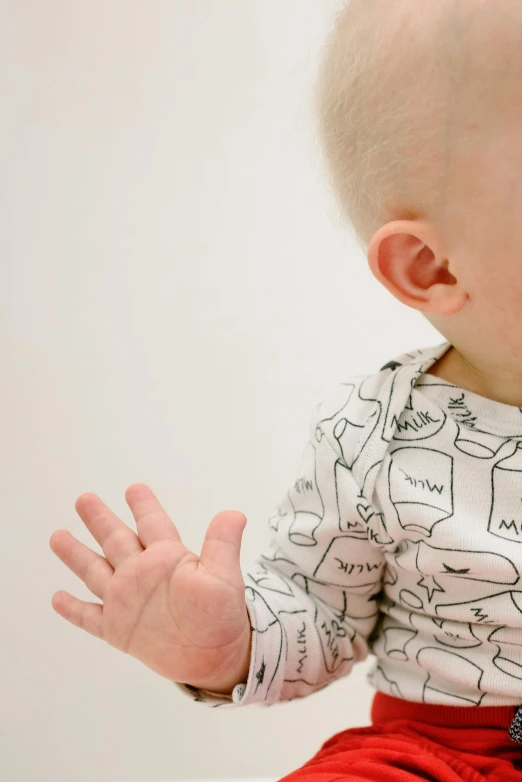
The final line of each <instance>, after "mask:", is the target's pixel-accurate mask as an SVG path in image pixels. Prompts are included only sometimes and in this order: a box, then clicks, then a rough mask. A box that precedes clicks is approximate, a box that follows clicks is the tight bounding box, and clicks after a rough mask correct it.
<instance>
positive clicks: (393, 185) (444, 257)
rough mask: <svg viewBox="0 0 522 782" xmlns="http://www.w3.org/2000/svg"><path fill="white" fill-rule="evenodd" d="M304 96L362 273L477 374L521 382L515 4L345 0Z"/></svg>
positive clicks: (520, 124)
mask: <svg viewBox="0 0 522 782" xmlns="http://www.w3.org/2000/svg"><path fill="white" fill-rule="evenodd" d="M316 95H317V109H318V111H317V117H318V128H319V136H320V140H321V144H322V148H323V150H324V156H325V161H326V165H327V170H328V174H329V177H330V180H331V184H332V187H333V190H334V193H335V194H336V196H337V200H338V203H339V205H340V209H341V212H342V214H343V215H344V216H345V217H346V218H347V220H348V221H349V223H350V224H351V225H352V226H353V229H354V232H355V236H356V239H357V241H358V242H359V244H360V245H361V246H362V247H363V249H364V250H365V252H366V253H367V255H368V262H369V264H370V268H371V270H372V272H373V274H374V275H375V276H376V277H377V279H378V280H379V281H380V282H381V283H382V284H384V285H385V286H386V288H388V290H390V291H391V293H393V295H394V296H396V298H397V299H399V300H400V301H402V302H403V303H405V304H406V305H408V306H410V307H413V308H415V309H418V310H420V311H421V312H423V314H424V315H425V317H426V318H427V319H428V320H429V321H430V322H431V323H432V324H433V325H434V326H435V328H437V330H438V331H440V332H441V333H442V334H443V335H444V336H445V337H446V339H448V340H449V341H450V342H451V343H452V344H453V345H454V346H456V347H457V349H458V350H459V351H460V353H461V354H462V355H464V356H467V357H468V358H469V359H470V362H471V363H472V364H474V365H475V366H476V367H480V368H482V369H483V370H485V368H486V366H487V365H489V366H490V367H492V366H495V367H496V369H497V370H500V371H502V370H504V371H505V372H506V373H509V372H510V371H511V372H512V373H514V374H516V373H517V370H518V379H519V381H520V379H521V377H522V317H521V316H522V232H521V230H520V229H521V228H522V3H521V2H520V0H351V2H348V3H345V5H344V7H343V9H342V10H341V11H340V12H339V14H338V15H337V17H336V18H335V20H334V24H333V26H332V29H331V31H330V33H329V35H328V38H327V40H326V44H325V47H324V52H323V57H322V62H321V67H320V71H319V76H318V80H317V85H316ZM520 404H522V402H521V403H520Z"/></svg>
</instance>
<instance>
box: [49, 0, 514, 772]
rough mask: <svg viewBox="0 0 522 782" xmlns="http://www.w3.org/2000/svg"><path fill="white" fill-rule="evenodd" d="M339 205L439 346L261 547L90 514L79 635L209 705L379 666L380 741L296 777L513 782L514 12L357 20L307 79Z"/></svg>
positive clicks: (349, 738) (345, 17) (139, 500)
mask: <svg viewBox="0 0 522 782" xmlns="http://www.w3.org/2000/svg"><path fill="white" fill-rule="evenodd" d="M315 95H316V98H317V109H318V111H317V116H318V119H319V122H318V128H319V134H320V138H321V142H322V148H323V150H324V154H325V161H326V165H327V170H328V173H329V177H330V180H331V183H332V186H333V190H334V192H335V194H336V197H337V199H338V203H339V205H340V207H341V212H342V214H343V216H344V217H345V218H346V221H347V223H348V224H349V225H351V226H352V227H353V229H354V231H355V237H356V239H357V241H358V242H359V244H360V245H361V246H362V247H363V248H364V250H365V254H366V255H367V258H368V262H369V265H370V268H371V270H372V272H373V274H374V275H375V277H376V278H377V279H378V280H379V281H380V282H381V283H382V284H383V285H384V286H386V288H387V289H388V290H389V291H390V292H391V293H392V294H393V295H394V296H395V297H396V298H397V299H399V301H401V302H403V303H404V304H406V305H407V306H409V307H411V308H413V309H417V310H420V311H421V312H422V313H423V314H424V315H425V317H426V318H428V320H429V321H430V323H432V324H433V325H434V326H435V328H436V329H437V330H438V331H440V333H441V334H442V335H443V336H444V338H445V341H444V342H443V343H441V344H440V345H437V346H435V347H421V348H417V349H413V350H408V351H407V352H404V353H401V354H399V355H397V356H394V357H393V358H392V359H391V360H387V361H386V363H385V364H384V366H382V367H381V368H380V369H379V370H378V371H376V372H375V373H374V374H371V375H355V376H352V377H349V378H347V379H344V380H343V382H339V383H338V384H336V385H335V386H334V387H333V388H332V389H331V391H329V392H328V393H327V394H325V395H324V398H323V399H322V401H321V402H319V403H318V404H317V405H316V407H315V408H314V411H313V413H312V414H311V417H310V425H309V433H308V442H307V444H306V447H305V448H304V452H303V457H302V461H301V464H300V466H299V470H298V473H297V476H296V480H295V482H293V483H292V485H291V486H290V488H289V490H288V492H287V493H286V494H285V497H284V498H283V500H282V501H281V503H280V504H279V506H278V507H277V509H276V510H275V511H274V513H273V515H272V516H271V517H270V519H269V529H270V545H269V546H268V548H267V550H266V551H265V552H264V553H262V554H260V556H259V559H258V560H257V561H256V562H255V564H254V565H253V567H252V568H251V569H250V570H249V572H248V573H246V574H245V576H244V579H243V574H242V573H241V570H240V566H239V554H240V546H241V539H242V534H243V531H244V528H245V524H246V517H245V516H244V514H242V513H240V512H239V511H222V512H221V513H218V514H217V515H216V516H215V517H214V518H213V519H212V521H211V522H210V525H209V527H208V530H207V533H206V536H205V540H204V543H203V547H202V551H201V555H200V556H198V555H197V554H195V553H193V552H191V551H189V550H188V549H187V548H185V546H184V545H183V544H182V542H181V539H180V536H179V534H178V531H177V529H176V527H175V526H174V524H173V523H172V521H171V520H170V519H169V518H168V516H167V514H166V513H165V511H164V510H163V508H162V507H161V505H160V504H159V502H158V500H157V499H156V497H155V496H154V494H153V493H152V491H151V490H150V489H149V488H148V487H147V486H145V485H144V484H134V485H133V486H131V487H129V489H127V492H126V495H125V496H126V500H127V502H128V504H129V506H130V508H131V511H132V513H133V516H134V519H135V521H136V527H137V534H135V533H134V532H133V531H131V530H130V529H129V528H128V527H127V526H126V525H125V524H124V523H123V522H122V521H121V520H119V519H118V518H117V517H116V516H115V515H114V513H112V511H111V510H110V509H109V508H108V507H107V506H106V505H105V504H104V503H103V502H102V501H101V499H100V498H99V497H97V496H96V495H95V494H91V493H88V494H83V495H82V496H81V497H79V498H78V500H77V502H76V506H75V507H76V510H77V512H78V514H79V515H80V517H81V518H82V520H83V521H84V523H85V524H86V526H87V528H88V529H89V531H90V532H91V534H92V535H93V537H94V538H95V540H96V541H97V542H98V543H99V544H100V546H101V547H102V549H103V551H104V554H105V557H102V556H100V555H99V554H96V553H94V552H93V551H91V550H90V549H88V548H87V547H86V546H84V545H83V544H82V543H80V542H79V541H78V540H76V539H75V538H74V537H73V536H72V535H71V534H70V533H69V532H67V531H66V530H57V531H56V532H54V533H53V535H52V537H51V540H50V545H51V548H52V550H53V552H54V553H55V554H56V555H57V556H58V557H59V558H60V559H61V560H62V561H63V562H64V563H65V564H66V565H67V566H68V567H69V568H70V569H71V570H72V571H73V572H74V573H75V574H76V575H78V576H79V578H81V579H82V580H83V581H84V582H85V583H86V585H87V587H88V588H89V589H90V590H91V592H92V593H93V594H94V595H96V596H97V597H98V598H99V599H100V600H101V601H102V605H100V604H99V603H86V602H83V601H81V600H78V599H76V598H74V597H72V596H71V595H69V594H68V593H66V592H63V591H60V592H57V593H56V594H55V595H54V596H53V600H52V605H53V608H54V609H55V610H56V611H57V612H58V613H59V614H60V615H61V616H62V617H64V618H65V619H67V620H68V621H69V622H71V623H73V624H74V625H76V626H78V627H81V628H82V629H84V630H86V631H87V632H89V633H91V634H92V635H95V636H96V637H98V638H102V639H104V640H105V641H107V642H108V643H110V644H111V645H112V646H115V647H116V648H118V649H121V650H122V651H124V652H127V653H128V654H131V655H133V656H134V657H136V658H138V659H139V660H141V661H142V662H143V663H144V664H145V665H147V666H148V667H149V668H151V669H152V670H153V671H156V672H157V673H158V674H159V675H160V676H163V677H166V678H168V679H170V680H171V681H172V682H174V683H175V685H176V686H177V687H178V690H179V691H180V692H182V693H184V694H186V695H187V696H189V697H191V698H193V699H194V700H195V701H197V702H198V703H201V704H203V705H206V706H208V707H211V708H215V707H224V708H227V707H228V708H237V707H239V706H249V705H251V704H254V703H257V704H261V705H265V706H270V705H273V704H276V703H283V702H287V701H290V700H293V699H295V698H304V697H306V696H308V695H311V694H312V693H314V692H318V691H319V690H321V689H323V688H325V687H327V686H328V685H329V684H331V683H332V682H334V681H336V680H337V679H340V678H341V677H344V676H347V675H348V674H349V673H350V672H351V671H352V668H353V666H354V665H355V663H357V662H358V661H360V660H363V659H364V658H365V657H366V656H367V655H368V654H372V655H373V656H374V657H375V662H374V665H373V668H372V670H371V672H370V674H369V678H370V681H371V683H372V685H373V686H374V688H375V690H376V694H375V696H374V701H373V705H372V718H371V720H372V724H371V725H370V726H367V727H363V728H357V729H349V730H345V731H343V732H341V733H339V734H336V735H335V736H333V737H332V738H330V739H329V740H328V741H326V742H325V743H324V744H323V746H322V747H321V748H320V750H319V752H318V753H317V754H316V755H315V756H314V757H312V758H311V759H310V760H308V761H307V762H306V763H305V764H304V765H303V766H302V767H301V768H299V769H297V770H296V771H292V772H291V773H290V774H288V775H287V776H285V777H284V778H283V779H284V782H301V780H305V779H306V780H309V781H310V782H312V781H313V782H334V780H391V782H395V781H397V782H400V781H404V782H406V780H427V779H429V780H442V781H443V782H450V780H451V781H452V782H456V781H457V780H468V781H469V782H471V781H472V780H473V781H474V782H478V780H485V779H487V780H499V781H500V780H502V782H514V781H515V780H518V782H522V746H521V745H520V744H519V743H517V742H522V724H521V723H522V719H521V715H522V709H521V711H520V713H519V712H518V711H517V707H518V706H520V704H522V580H521V576H522V318H521V314H522V282H521V280H522V273H521V272H522V257H521V255H522V253H521V250H520V247H519V245H520V241H519V228H520V224H521V220H522V4H521V3H520V0H352V2H350V3H349V4H346V5H345V6H344V7H343V8H342V9H341V10H340V12H339V13H338V14H337V16H336V17H335V19H334V23H333V25H332V28H331V30H330V32H329V35H328V38H327V41H326V45H325V47H324V52H323V56H322V60H321V67H320V70H319V77H318V81H317V85H316V92H315Z"/></svg>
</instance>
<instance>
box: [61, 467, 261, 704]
mask: <svg viewBox="0 0 522 782" xmlns="http://www.w3.org/2000/svg"><path fill="white" fill-rule="evenodd" d="M125 499H126V501H127V504H128V505H129V507H130V509H131V512H132V515H133V516H134V519H135V521H136V528H137V531H138V532H137V534H136V533H135V532H133V531H132V530H131V529H130V528H129V527H128V526H127V525H126V524H124V522H123V521H121V519H119V518H118V516H116V514H115V513H113V511H111V509H110V508H109V507H108V506H107V505H106V504H105V503H104V502H103V501H102V500H101V499H100V498H99V497H98V496H97V495H96V494H92V493H86V494H82V495H81V496H80V497H78V499H77V500H76V503H75V509H76V512H77V513H78V515H79V516H80V518H81V520H82V521H83V523H84V524H85V526H86V527H87V529H88V530H89V532H90V533H91V535H92V536H93V538H94V539H95V540H96V541H97V543H99V545H100V546H101V548H102V549H103V553H104V554H105V556H101V555H100V554H97V553H96V552H94V551H92V550H91V549H90V548H88V547H87V546H85V545H84V544H83V543H81V542H80V541H79V540H77V539H76V538H75V537H74V535H72V534H71V533H70V532H69V531H68V530H66V529H59V530H56V531H55V532H53V534H52V535H51V537H50V540H49V545H50V547H51V550H52V551H53V552H54V553H55V554H56V556H57V557H59V559H60V560H61V561H62V562H63V563H64V564H65V565H67V567H68V568H69V569H70V570H72V572H73V573H75V575H77V576H78V578H80V579H81V580H82V581H83V582H84V583H85V585H86V586H87V588H88V589H89V590H90V591H91V592H92V593H93V595H95V596H96V597H98V598H99V599H100V600H101V601H102V604H100V603H89V602H85V601H83V600H79V599H78V598H76V597H73V596H72V595H70V594H69V593H68V592H65V591H58V592H56V593H55V594H54V595H53V598H52V606H53V608H54V610H55V611H56V612H57V613H58V614H59V615H60V616H62V617H63V618H64V619H66V620H67V621H68V622H70V623H71V624H73V625H75V626H76V627H80V628H81V629H82V630H86V631H87V632H88V633H90V634H91V635H94V636H96V638H100V639H103V640H104V641H107V643H108V644H110V645H111V646H114V647H115V648H116V649H120V650H121V651H122V652H126V653H127V654H130V655H132V656H133V657H136V658H137V659H138V660H141V662H142V663H144V664H145V665H146V666H147V667H149V668H151V670H153V671H155V672H156V673H158V674H159V675H160V676H164V677H165V678H167V679H170V680H171V681H176V682H180V683H188V684H192V685H194V686H196V687H201V688H202V689H207V690H211V691H212V692H216V693H229V692H231V691H232V689H233V687H234V686H235V685H236V684H238V683H240V682H246V681H247V678H248V669H249V661H250V654H251V632H252V631H251V627H250V620H249V616H248V611H247V608H246V599H245V583H244V580H243V576H242V573H241V569H240V559H239V555H240V548H241V540H242V536H243V531H244V529H245V526H246V521H247V520H246V516H245V515H244V514H243V513H241V512H240V511H234V510H230V511H221V512H220V513H218V514H216V515H215V516H214V517H213V519H212V521H211V522H210V524H209V526H208V529H207V532H206V535H205V539H204V542H203V546H202V549H201V555H200V556H198V555H197V554H194V553H193V552H192V551H189V549H187V548H186V546H184V545H183V543H182V542H181V538H180V535H179V533H178V530H177V529H176V527H175V525H174V523H173V522H172V521H171V519H170V518H169V516H168V515H167V513H166V512H165V510H164V509H163V507H162V506H161V505H160V503H159V501H158V499H157V497H156V496H155V495H154V493H153V492H152V490H151V489H150V488H149V487H148V486H146V485H145V484H142V483H137V484H133V485H132V486H129V488H128V489H127V491H126V492H125Z"/></svg>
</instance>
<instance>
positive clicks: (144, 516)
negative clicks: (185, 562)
mask: <svg viewBox="0 0 522 782" xmlns="http://www.w3.org/2000/svg"><path fill="white" fill-rule="evenodd" d="M125 499H126V500H127V504H128V506H129V508H130V509H131V511H132V515H133V516H134V519H135V521H136V528H137V530H138V535H139V538H140V541H141V542H142V544H143V546H145V548H146V547H147V546H150V545H151V544H152V543H156V542H157V541H165V540H170V541H174V542H176V543H181V537H180V535H179V533H178V530H177V529H176V527H175V525H174V524H173V522H172V520H171V519H170V517H169V515H168V514H167V512H166V510H165V508H164V507H163V506H162V505H161V503H160V501H159V500H158V498H157V497H156V495H155V494H154V492H153V491H152V489H151V488H150V487H149V486H147V485H146V484H145V483H134V484H133V485H132V486H129V488H128V489H127V491H126V492H125Z"/></svg>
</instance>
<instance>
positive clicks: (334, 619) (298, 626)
mask: <svg viewBox="0 0 522 782" xmlns="http://www.w3.org/2000/svg"><path fill="white" fill-rule="evenodd" d="M344 385H345V384H343V387H344ZM344 393H346V392H344ZM341 398H342V390H341V393H340V395H339V390H338V391H337V396H336V397H335V399H334V404H333V405H332V400H329V401H330V404H327V405H326V409H324V403H320V404H319V405H317V406H316V407H315V409H314V411H313V413H312V415H311V417H310V419H309V431H308V442H307V444H306V447H305V449H304V451H303V453H302V457H301V461H300V465H299V468H298V470H297V476H296V479H295V481H294V482H293V483H292V484H291V486H290V488H289V489H288V490H287V492H286V494H285V496H284V498H283V500H282V501H281V502H280V504H279V505H278V506H277V508H276V509H275V511H274V512H273V514H272V515H271V516H270V517H269V519H268V524H269V530H270V542H269V545H268V547H267V549H266V550H265V551H264V552H262V553H261V554H260V556H259V558H257V559H256V560H255V561H254V563H253V565H252V566H251V567H250V568H249V569H248V572H246V573H244V580H245V597H246V603H247V609H248V613H249V616H250V623H251V628H252V653H251V659H250V669H249V673H248V679H247V681H246V682H238V683H237V684H236V686H235V687H234V688H233V689H232V691H231V692H230V693H229V694H227V695H222V694H215V693H212V692H210V691H207V690H201V689H199V688H197V687H193V686H191V685H190V684H182V683H179V682H173V684H175V685H176V686H177V687H178V688H179V690H180V691H181V692H182V693H184V694H185V695H187V696H189V697H191V698H192V699H193V700H194V701H196V702H198V703H203V704H206V705H207V706H209V707H211V708H215V707H228V708H231V707H232V708H234V707H237V706H247V705H250V704H254V703H257V704H260V705H264V706H271V705H272V704H275V703H283V702H288V701H291V700H293V699H295V698H303V697H306V696H308V695H311V694H312V693H314V692H318V691H319V690H322V689H324V688H325V687H327V686H328V685H329V684H331V683H332V682H334V681H335V680H337V679H340V678H342V677H344V676H347V675H348V674H349V673H350V672H351V670H352V668H353V666H354V664H355V663H357V662H360V661H361V660H364V659H365V657H366V656H367V655H368V652H369V643H368V639H369V636H370V634H371V632H372V630H373V629H374V627H375V625H376V623H377V619H378V616H379V609H378V595H379V593H380V591H381V588H382V576H383V571H384V557H383V553H382V550H381V549H379V548H378V547H376V546H375V545H372V544H371V543H370V542H369V540H368V530H369V525H368V520H369V519H370V518H371V516H372V514H373V512H374V511H373V510H372V509H371V506H370V503H369V502H368V500H367V498H366V497H364V496H363V493H362V491H361V489H360V487H359V486H358V485H357V483H356V481H355V478H354V475H353V472H352V470H351V468H350V467H349V466H348V464H349V463H350V464H353V459H354V454H355V451H356V449H357V443H358V440H359V436H360V433H361V430H362V426H363V425H364V423H365V420H362V421H355V422H354V421H353V420H351V421H347V420H346V419H344V418H343V414H342V407H341V410H340V412H339V413H338V414H337V416H336V417H335V419H334V420H333V418H332V415H328V410H329V409H330V410H331V409H332V407H334V408H335V407H336V405H337V407H338V406H339V405H338V404H337V402H336V400H339V399H341ZM362 412H368V411H364V408H362V409H361V411H360V413H361V414H362ZM323 415H324V416H327V417H324V418H323ZM322 424H326V425H324V426H323V425H322ZM325 430H327V431H328V432H329V435H328V436H327V435H326V433H325ZM370 537H371V536H370Z"/></svg>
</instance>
